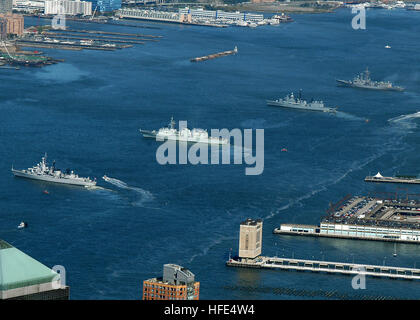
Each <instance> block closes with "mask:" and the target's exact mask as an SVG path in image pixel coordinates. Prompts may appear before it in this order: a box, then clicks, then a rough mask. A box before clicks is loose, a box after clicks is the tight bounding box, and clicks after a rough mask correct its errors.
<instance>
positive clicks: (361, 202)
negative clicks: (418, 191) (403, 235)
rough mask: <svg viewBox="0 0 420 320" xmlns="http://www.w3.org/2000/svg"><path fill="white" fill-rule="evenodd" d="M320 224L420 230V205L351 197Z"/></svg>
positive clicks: (402, 201)
mask: <svg viewBox="0 0 420 320" xmlns="http://www.w3.org/2000/svg"><path fill="white" fill-rule="evenodd" d="M322 222H326V223H328V222H330V223H339V224H352V225H368V226H373V225H375V226H381V227H387V228H408V229H420V203H419V202H417V201H414V200H396V199H393V200H392V199H378V198H372V197H353V198H351V199H349V200H347V201H346V202H345V203H344V204H343V205H342V206H341V207H340V208H338V209H337V210H335V211H334V212H332V213H331V214H330V215H328V216H326V217H324V218H323V219H322Z"/></svg>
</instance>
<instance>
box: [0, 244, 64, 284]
mask: <svg viewBox="0 0 420 320" xmlns="http://www.w3.org/2000/svg"><path fill="white" fill-rule="evenodd" d="M56 275H58V274H57V273H56V272H54V271H53V270H51V269H50V268H48V267H47V266H45V265H43V264H42V263H40V262H38V261H36V260H35V259H33V258H31V257H30V256H28V255H27V254H25V253H23V252H22V251H20V250H18V249H16V248H15V247H13V246H12V245H10V244H9V243H7V242H6V241H3V240H0V290H10V289H16V288H21V287H26V286H32V285H36V284H41V283H47V282H51V281H52V280H53V278H54V277H55V276H56Z"/></svg>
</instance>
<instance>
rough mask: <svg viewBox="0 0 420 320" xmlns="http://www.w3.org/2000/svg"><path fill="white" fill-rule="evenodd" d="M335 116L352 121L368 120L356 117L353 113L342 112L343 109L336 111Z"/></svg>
mask: <svg viewBox="0 0 420 320" xmlns="http://www.w3.org/2000/svg"><path fill="white" fill-rule="evenodd" d="M336 117H337V118H342V119H346V120H353V121H369V120H368V119H366V118H362V117H358V116H355V115H353V114H350V113H347V112H343V111H337V112H336Z"/></svg>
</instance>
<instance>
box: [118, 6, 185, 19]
mask: <svg viewBox="0 0 420 320" xmlns="http://www.w3.org/2000/svg"><path fill="white" fill-rule="evenodd" d="M118 14H119V16H120V17H123V18H133V19H145V20H157V21H169V22H183V21H184V20H185V19H187V20H188V19H189V20H191V15H189V17H188V15H187V14H186V15H180V14H179V13H177V12H169V11H156V10H141V9H135V8H134V9H130V8H123V9H121V10H118Z"/></svg>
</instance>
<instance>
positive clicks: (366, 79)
mask: <svg viewBox="0 0 420 320" xmlns="http://www.w3.org/2000/svg"><path fill="white" fill-rule="evenodd" d="M337 84H338V85H339V86H341V87H351V88H361V89H371V90H388V91H404V88H403V87H398V86H394V85H393V84H392V83H391V82H389V81H374V80H372V79H371V78H370V72H369V70H368V69H367V68H366V70H365V71H364V72H362V73H360V74H358V75H357V76H356V77H355V78H354V79H353V80H337Z"/></svg>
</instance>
